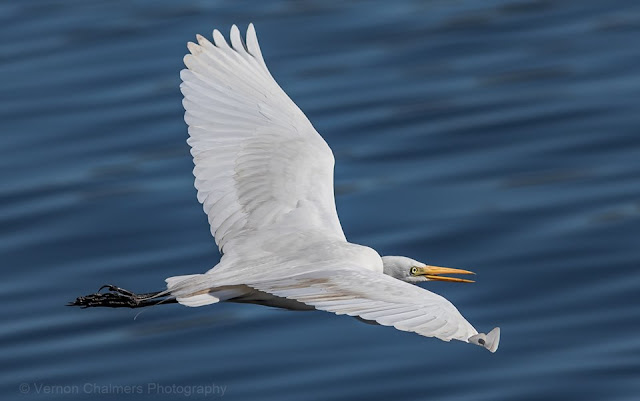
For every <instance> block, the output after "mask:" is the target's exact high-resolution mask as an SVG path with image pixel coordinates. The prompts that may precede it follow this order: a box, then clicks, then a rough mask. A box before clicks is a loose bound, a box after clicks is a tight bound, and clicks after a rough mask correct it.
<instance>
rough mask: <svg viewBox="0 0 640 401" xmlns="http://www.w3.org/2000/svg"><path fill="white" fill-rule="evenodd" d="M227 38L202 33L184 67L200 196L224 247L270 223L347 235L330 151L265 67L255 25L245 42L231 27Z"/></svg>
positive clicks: (215, 33)
mask: <svg viewBox="0 0 640 401" xmlns="http://www.w3.org/2000/svg"><path fill="white" fill-rule="evenodd" d="M230 38H231V45H229V44H228V43H227V41H226V40H225V39H224V37H223V36H222V34H221V33H220V32H219V31H217V30H214V31H213V43H211V42H209V41H208V40H207V39H205V38H204V37H202V36H200V35H198V36H197V39H198V44H195V43H189V44H188V48H189V51H190V52H191V54H188V55H186V56H185V58H184V63H185V65H186V66H187V69H184V70H182V72H181V73H180V77H181V78H182V81H183V82H182V84H181V85H180V89H181V90H182V93H183V95H184V100H183V105H184V108H185V110H186V113H185V117H184V118H185V121H186V122H187V124H188V125H189V139H188V141H187V142H188V143H189V145H191V147H192V149H191V154H192V155H193V160H194V163H195V169H194V171H193V172H194V175H195V177H196V180H195V186H196V188H197V190H198V201H200V203H202V204H203V207H204V211H205V213H206V214H207V215H208V218H209V224H210V225H211V233H212V234H213V236H214V237H215V239H216V243H217V244H218V247H219V248H220V251H221V252H223V251H224V250H225V246H226V247H227V251H229V250H231V249H232V248H233V246H232V245H230V244H231V243H233V240H234V239H237V238H242V239H243V241H244V242H245V243H246V242H247V241H250V239H251V236H253V235H257V234H258V233H259V232H260V230H261V229H263V228H266V227H270V228H276V227H278V228H280V229H281V231H280V232H282V228H284V227H286V229H290V230H303V229H309V228H313V229H319V230H324V231H325V232H326V233H327V235H328V236H331V237H334V238H340V239H342V240H344V233H343V232H342V227H341V226H340V221H339V220H338V215H337V213H336V208H335V200H334V194H333V165H334V158H333V154H332V152H331V149H330V148H329V146H328V145H327V144H326V142H325V141H324V140H323V139H322V137H321V136H320V135H319V134H318V133H317V132H316V130H315V129H314V128H313V126H312V125H311V123H310V122H309V120H308V119H307V117H306V116H305V115H304V113H303V112H302V111H301V110H300V109H299V108H298V107H297V106H296V105H295V104H294V103H293V101H292V100H291V99H290V98H289V97H288V96H287V95H286V93H284V91H283V90H282V89H281V88H280V87H279V86H278V84H277V83H276V81H275V80H274V79H273V77H272V76H271V74H270V73H269V71H268V70H267V66H266V65H265V63H264V60H263V58H262V54H261V51H260V47H259V45H258V39H257V37H256V33H255V29H254V27H253V25H249V28H248V30H247V37H246V44H245V43H244V42H243V40H242V38H241V36H240V32H239V30H238V28H237V27H236V26H235V25H234V26H233V27H232V28H231V36H230Z"/></svg>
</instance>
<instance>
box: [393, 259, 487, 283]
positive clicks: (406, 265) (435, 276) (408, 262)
mask: <svg viewBox="0 0 640 401" xmlns="http://www.w3.org/2000/svg"><path fill="white" fill-rule="evenodd" d="M382 263H383V265H384V274H386V275H389V276H391V277H393V278H397V279H398V280H402V281H406V282H408V283H413V284H417V283H420V282H423V281H449V282H453V283H473V280H466V279H463V278H457V277H446V276H441V274H475V273H473V272H470V271H468V270H462V269H452V268H450V267H438V266H429V265H425V264H424V263H421V262H418V261H417V260H413V259H411V258H406V257H404V256H383V257H382Z"/></svg>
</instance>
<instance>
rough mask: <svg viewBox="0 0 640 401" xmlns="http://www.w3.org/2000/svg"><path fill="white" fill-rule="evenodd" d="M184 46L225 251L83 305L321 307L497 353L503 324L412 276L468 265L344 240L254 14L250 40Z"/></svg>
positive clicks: (328, 171)
mask: <svg viewBox="0 0 640 401" xmlns="http://www.w3.org/2000/svg"><path fill="white" fill-rule="evenodd" d="M197 42H198V43H197V44H196V43H189V44H188V48H189V52H190V54H187V55H186V56H185V57H184V63H185V65H186V67H187V68H186V69H184V70H182V71H181V73H180V77H181V78H182V84H181V85H180V89H181V91H182V93H183V95H184V100H183V105H184V108H185V110H186V112H185V121H186V123H187V124H188V126H189V139H188V141H187V142H188V143H189V145H190V146H191V154H192V155H193V161H194V163H195V168H194V170H193V172H194V175H195V178H196V179H195V186H196V188H197V190H198V201H199V202H200V203H202V205H203V208H204V211H205V213H206V214H207V216H208V218H209V224H210V226H211V233H212V234H213V236H214V237H215V240H216V243H217V244H218V247H219V249H220V252H221V253H222V258H221V260H220V263H219V264H218V265H216V266H215V267H214V268H212V269H211V270H209V271H208V272H206V273H204V274H192V275H186V276H176V277H170V278H168V279H166V281H167V290H165V291H160V292H157V293H151V294H140V295H138V294H134V293H131V292H129V291H126V290H122V289H120V288H118V287H114V286H107V287H109V289H110V290H111V291H110V292H108V293H98V294H92V295H88V296H86V297H79V298H78V299H77V300H76V301H75V302H74V303H73V304H74V305H81V306H113V307H116V306H128V307H140V306H148V305H152V304H157V299H158V297H161V296H166V297H167V299H166V300H165V301H164V302H167V301H169V302H178V303H180V304H183V305H187V306H202V305H208V304H213V303H216V302H222V301H227V302H240V303H257V304H263V305H268V306H274V307H280V308H286V309H297V310H312V309H318V310H324V311H328V312H333V313H336V314H339V315H342V314H346V315H350V316H354V317H357V318H359V319H361V320H365V321H368V322H372V323H377V324H380V325H385V326H393V327H395V328H397V329H398V330H404V331H410V332H415V333H417V334H420V335H423V336H426V337H436V338H439V339H441V340H445V341H449V340H451V339H454V340H460V341H464V342H469V343H473V344H476V345H480V346H483V347H485V348H487V349H488V350H490V351H491V352H495V351H496V349H497V348H498V343H499V340H500V330H499V329H498V328H495V329H493V330H492V331H491V332H489V334H484V333H478V331H477V330H476V329H475V328H474V327H473V326H472V325H471V324H470V323H469V322H467V320H466V319H465V318H464V317H462V315H461V314H460V312H458V310H457V309H456V307H455V306H453V305H452V304H451V303H450V302H449V301H447V300H446V299H445V298H443V297H441V296H440V295H437V294H434V293H432V292H430V291H427V290H425V289H423V288H421V287H419V286H417V285H414V284H417V283H420V282H424V281H430V280H441V281H453V282H469V281H470V280H464V279H460V278H455V277H447V276H442V274H452V273H453V274H471V272H469V271H466V270H460V269H451V268H443V267H437V266H429V265H426V264H424V263H421V262H418V261H415V260H413V259H410V258H406V257H401V256H386V257H380V255H378V253H377V252H376V251H374V250H373V249H371V248H368V247H365V246H362V245H357V244H353V243H350V242H347V240H346V238H345V236H344V233H343V231H342V227H341V226H340V221H339V219H338V214H337V212H336V207H335V200H334V192H333V166H334V158H333V153H332V152H331V149H330V148H329V146H328V145H327V143H326V142H325V141H324V140H323V139H322V137H321V136H320V134H318V132H317V131H316V130H315V128H314V127H313V125H311V122H310V121H309V120H308V119H307V117H306V116H305V115H304V113H303V112H302V111H301V110H300V109H299V108H298V107H297V106H296V105H295V103H293V101H292V100H291V99H290V98H289V97H288V96H287V94H286V93H285V92H284V91H283V90H282V89H281V88H280V86H279V85H278V84H277V83H276V81H275V80H274V79H273V77H272V76H271V73H270V72H269V70H268V69H267V66H266V64H265V62H264V59H263V57H262V53H261V51H260V46H259V45H258V39H257V36H256V32H255V29H254V27H253V24H250V25H249V28H248V29H247V34H246V42H245V41H243V39H242V37H241V34H240V31H239V30H238V28H237V27H236V26H235V25H234V26H233V27H232V28H231V33H230V44H229V43H228V42H227V41H226V40H225V38H224V37H223V35H222V34H221V33H220V32H219V31H218V30H214V31H213V41H209V40H208V39H206V38H204V37H203V36H200V35H198V36H197Z"/></svg>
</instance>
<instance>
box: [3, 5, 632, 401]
mask: <svg viewBox="0 0 640 401" xmlns="http://www.w3.org/2000/svg"><path fill="white" fill-rule="evenodd" d="M250 21H253V22H254V23H255V24H256V27H257V30H258V36H259V38H260V41H261V44H262V49H263V53H264V55H265V58H266V60H267V64H268V65H269V67H270V69H271V71H272V73H273V75H274V76H275V77H276V79H277V80H278V81H279V82H280V84H281V85H282V87H283V88H284V89H285V90H286V91H287V92H288V93H289V94H290V95H291V97H292V98H293V99H294V100H295V101H296V102H297V103H298V105H299V106H300V107H301V108H302V109H303V110H304V111H305V112H306V114H307V115H308V116H309V118H310V119H311V121H312V122H313V123H314V125H315V127H316V128H317V129H318V131H319V132H321V133H322V134H323V136H324V138H325V139H326V141H327V142H328V143H329V145H330V146H331V147H332V148H333V150H334V153H335V156H336V160H337V163H336V172H335V174H336V194H337V207H338V211H339V214H340V217H341V221H342V224H343V227H344V230H345V232H346V234H347V237H348V238H349V239H350V240H351V241H353V242H357V243H361V244H366V245H369V246H371V247H374V248H376V249H377V250H378V251H380V253H382V254H400V255H407V256H411V257H413V258H415V259H419V260H422V261H425V262H427V263H432V264H436V265H445V266H452V267H460V268H465V269H470V270H474V271H476V272H477V273H478V276H477V283H476V284H473V285H453V284H447V283H434V284H430V285H428V286H426V287H427V288H428V289H432V290H433V291H436V292H438V293H440V294H442V295H444V296H446V297H447V298H449V299H450V300H451V301H452V302H454V303H455V304H456V305H457V306H458V308H459V309H460V310H461V312H462V313H463V314H464V315H465V316H466V317H467V318H468V320H470V321H471V322H472V323H473V324H474V325H475V326H476V327H477V328H478V329H480V330H488V329H491V328H492V327H493V326H496V325H498V326H500V327H501V328H502V342H501V345H500V349H499V350H498V352H497V353H496V354H490V353H489V352H486V351H485V350H483V349H481V348H478V347H473V346H470V345H467V344H462V343H458V342H453V343H444V342H441V341H438V340H434V339H427V338H423V337H419V336H417V335H413V334H409V333H403V332H399V331H396V330H393V329H390V328H384V327H376V326H370V325H365V324H362V323H360V322H358V321H356V320H355V319H349V318H346V317H338V316H334V315H331V314H328V313H324V312H287V311H280V310H275V309H269V308H265V307H260V306H253V305H234V304H229V305H227V304H221V305H215V306H211V307H204V308H197V309H191V308H185V307H182V306H179V305H164V306H158V307H154V308H151V309H148V310H146V311H144V312H143V313H142V314H140V315H139V316H137V319H134V318H135V317H136V315H137V313H138V312H139V311H138V310H128V309H126V310H125V309H89V310H81V309H77V308H69V307H66V306H64V305H65V303H66V302H68V301H70V300H72V299H74V298H75V297H76V296H78V295H82V294H86V293H90V292H93V291H94V290H96V289H97V288H98V287H99V286H100V285H102V284H105V283H114V284H117V285H120V286H122V287H124V288H128V289H132V290H135V291H140V292H145V291H153V290H157V289H160V288H162V286H163V279H164V278H165V277H168V276H173V275H179V274H189V273H198V272H203V271H205V270H207V269H209V268H210V267H211V266H213V265H215V264H216V262H217V261H218V258H219V255H218V253H217V250H216V247H215V243H214V242H213V239H212V238H211V236H210V234H209V227H208V224H207V220H206V217H205V215H204V213H203V212H202V209H201V206H200V205H199V204H198V202H197V201H196V197H195V189H194V188H193V177H192V174H191V170H192V162H191V157H190V155H189V152H188V146H187V144H186V143H185V140H186V137H187V133H186V125H185V124H184V122H183V119H182V114H183V110H182V106H181V103H180V102H181V94H180V92H179V89H178V86H179V83H180V80H179V76H178V72H179V70H180V69H181V68H182V56H183V55H184V53H185V52H186V47H185V43H186V42H187V41H188V40H193V38H194V35H195V34H196V33H199V32H200V33H203V34H209V33H210V31H211V29H212V28H214V27H218V28H221V29H223V30H225V31H227V30H228V28H229V27H230V25H231V24H232V23H238V24H241V26H242V27H243V29H244V27H246V24H247V23H248V22H250ZM0 37H1V38H2V40H0V88H2V89H1V90H0V128H1V130H0V132H1V135H0V183H1V185H0V263H1V265H2V271H3V280H2V282H1V284H0V288H1V294H2V302H0V317H1V321H2V324H1V325H0V345H1V347H2V348H1V353H0V370H1V374H0V391H1V393H0V398H2V399H3V400H14V399H15V400H39V399H64V400H67V399H105V400H107V399H109V400H111V399H113V400H128V399H131V400H133V399H136V400H137V399H154V400H158V399H159V400H163V399H166V400H169V399H189V398H194V399H195V398H198V399H214V398H224V399H229V400H257V399H260V400H301V399H308V400H350V399H365V400H390V399H412V400H451V401H453V400H455V401H462V400H491V401H495V400H541V399H543V400H569V399H571V400H637V399H639V398H638V397H640V396H639V395H638V394H640V336H639V334H640V305H639V304H638V294H639V292H638V291H639V288H640V269H639V268H638V267H639V264H640V246H639V245H640V244H639V239H640V228H639V227H640V68H639V65H640V46H639V45H638V42H639V40H640V3H638V2H636V1H631V0H627V1H615V0H609V1H606V2H605V1H598V0H589V1H587V0H582V1H562V2H560V1H544V0H530V1H507V0H504V1H487V0H482V1H480V0H476V1H464V0H458V1H428V2H425V1H399V0H396V1H388V0H387V1H378V2H349V3H347V2H339V1H304V2H294V1H288V2H287V1H282V2H263V1H257V0H255V1H242V2H222V1H201V0H189V1H180V2H175V1H169V0H163V1H134V2H114V1H111V0H110V1H84V0H83V1H37V0H31V1H4V2H2V3H0ZM223 389H224V390H223ZM125 391H127V392H129V393H130V394H121V393H122V392H125ZM198 391H200V392H204V391H214V392H215V394H207V395H204V394H199V393H198ZM223 391H224V394H223V393H222V392H223Z"/></svg>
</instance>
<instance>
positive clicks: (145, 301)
mask: <svg viewBox="0 0 640 401" xmlns="http://www.w3.org/2000/svg"><path fill="white" fill-rule="evenodd" d="M105 288H106V289H108V290H109V292H103V293H101V292H100V291H102V290H103V289H105ZM161 293H162V291H158V292H150V293H146V294H136V293H133V292H131V291H128V290H125V289H122V288H120V287H116V286H115V285H111V284H107V285H103V286H102V287H100V289H99V290H98V292H96V293H95V294H89V295H85V296H83V297H78V298H76V300H75V301H73V302H69V303H68V304H67V305H69V306H81V307H83V308H92V307H97V306H104V307H109V308H143V307H145V306H151V305H158V304H166V303H176V302H178V301H176V299H175V298H173V297H171V296H166V295H165V296H160V294H161Z"/></svg>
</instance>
